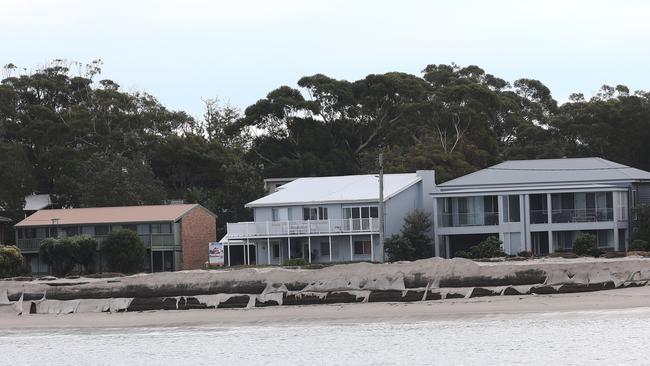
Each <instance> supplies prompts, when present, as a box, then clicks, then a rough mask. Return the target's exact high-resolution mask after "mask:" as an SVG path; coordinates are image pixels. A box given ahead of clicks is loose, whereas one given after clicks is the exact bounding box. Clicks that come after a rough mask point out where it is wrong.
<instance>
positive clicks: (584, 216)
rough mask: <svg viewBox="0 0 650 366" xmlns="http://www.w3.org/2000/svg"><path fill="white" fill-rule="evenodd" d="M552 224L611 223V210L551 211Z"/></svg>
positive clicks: (612, 216)
mask: <svg viewBox="0 0 650 366" xmlns="http://www.w3.org/2000/svg"><path fill="white" fill-rule="evenodd" d="M551 216H552V218H553V223H567V222H599V221H613V220H614V210H613V209H611V208H586V209H558V210H552V211H551Z"/></svg>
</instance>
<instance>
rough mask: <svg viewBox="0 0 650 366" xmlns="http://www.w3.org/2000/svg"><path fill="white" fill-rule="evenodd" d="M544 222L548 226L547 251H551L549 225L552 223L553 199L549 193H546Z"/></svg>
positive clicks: (551, 241) (551, 240)
mask: <svg viewBox="0 0 650 366" xmlns="http://www.w3.org/2000/svg"><path fill="white" fill-rule="evenodd" d="M546 214H547V218H546V222H547V225H548V227H549V230H548V252H549V254H550V253H553V252H554V251H555V250H554V248H553V247H554V245H553V230H551V229H550V228H551V225H553V200H552V199H551V194H550V193H547V194H546Z"/></svg>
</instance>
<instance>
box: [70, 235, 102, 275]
mask: <svg viewBox="0 0 650 366" xmlns="http://www.w3.org/2000/svg"><path fill="white" fill-rule="evenodd" d="M73 240H74V241H75V242H76V243H77V248H76V253H75V254H74V258H73V259H74V261H75V263H78V264H80V265H81V266H82V267H83V269H84V272H86V273H89V272H90V270H91V268H92V264H93V262H94V261H95V255H96V254H97V240H95V239H94V238H91V237H90V236H87V235H79V236H75V237H73Z"/></svg>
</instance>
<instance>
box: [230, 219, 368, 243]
mask: <svg viewBox="0 0 650 366" xmlns="http://www.w3.org/2000/svg"><path fill="white" fill-rule="evenodd" d="M378 230H379V219H378V218H361V219H333V220H297V221H259V222H236V223H228V237H229V238H230V239H245V238H255V237H257V238H264V237H274V236H278V237H285V236H310V235H337V234H356V233H374V232H378Z"/></svg>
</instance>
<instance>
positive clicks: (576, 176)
mask: <svg viewBox="0 0 650 366" xmlns="http://www.w3.org/2000/svg"><path fill="white" fill-rule="evenodd" d="M640 180H650V173H649V172H646V171H643V170H640V169H636V168H632V167H629V166H627V165H623V164H618V163H615V162H613V161H609V160H605V159H601V158H564V159H539V160H509V161H505V162H503V163H501V164H497V165H493V166H491V167H489V168H486V169H482V170H479V171H477V172H474V173H470V174H467V175H465V176H462V177H459V178H456V179H453V180H450V181H448V182H445V183H442V184H439V185H438V187H439V188H440V189H441V190H444V189H445V188H449V189H452V188H453V189H457V188H471V187H479V186H480V187H486V186H519V185H543V184H549V183H551V184H575V183H605V182H631V181H640Z"/></svg>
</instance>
